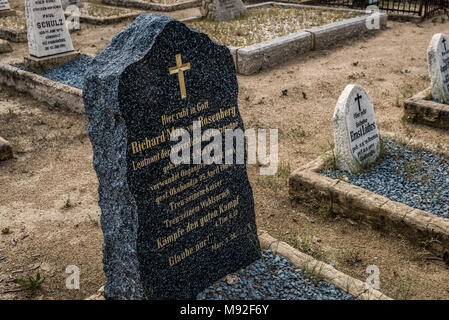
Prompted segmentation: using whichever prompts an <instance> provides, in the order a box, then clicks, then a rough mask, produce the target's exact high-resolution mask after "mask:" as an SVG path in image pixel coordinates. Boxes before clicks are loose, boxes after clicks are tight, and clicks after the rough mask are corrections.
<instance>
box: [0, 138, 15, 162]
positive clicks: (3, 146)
mask: <svg viewBox="0 0 449 320" xmlns="http://www.w3.org/2000/svg"><path fill="white" fill-rule="evenodd" d="M12 156H13V155H12V148H11V145H10V144H9V142H8V141H7V140H5V139H3V138H2V137H0V161H2V160H8V159H11V158H12Z"/></svg>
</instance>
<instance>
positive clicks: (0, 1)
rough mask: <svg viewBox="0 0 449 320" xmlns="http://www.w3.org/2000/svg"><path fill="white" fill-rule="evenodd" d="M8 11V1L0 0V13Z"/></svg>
mask: <svg viewBox="0 0 449 320" xmlns="http://www.w3.org/2000/svg"><path fill="white" fill-rule="evenodd" d="M9 9H11V8H10V7H9V2H8V0H0V11H3V10H9Z"/></svg>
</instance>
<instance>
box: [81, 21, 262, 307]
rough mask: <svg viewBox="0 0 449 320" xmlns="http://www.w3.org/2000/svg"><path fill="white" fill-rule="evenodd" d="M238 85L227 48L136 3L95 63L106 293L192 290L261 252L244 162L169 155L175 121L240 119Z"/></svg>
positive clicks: (89, 91) (87, 94) (188, 293)
mask: <svg viewBox="0 0 449 320" xmlns="http://www.w3.org/2000/svg"><path fill="white" fill-rule="evenodd" d="M237 97H238V84H237V78H236V74H235V67H234V63H233V59H232V56H231V54H230V52H229V49H228V48H227V47H226V46H222V45H219V44H217V43H215V42H213V41H212V40H210V39H209V38H208V36H207V35H205V34H203V33H201V32H199V31H195V30H191V29H189V28H187V27H186V26H185V25H184V24H182V23H180V22H178V21H176V20H174V19H172V18H169V17H167V16H163V15H155V14H142V15H140V16H139V17H138V18H137V19H136V21H135V22H134V23H133V24H132V25H130V26H129V27H127V28H126V29H125V30H123V31H122V32H121V33H119V34H118V35H116V36H115V37H114V38H113V39H112V41H111V43H110V44H109V46H108V47H107V48H106V49H105V50H104V51H103V52H102V53H100V54H99V55H98V56H96V57H95V59H94V60H93V62H92V63H91V65H90V66H89V68H88V70H87V73H86V80H85V86H84V89H83V98H84V104H85V108H86V114H87V116H88V119H89V126H88V131H89V136H90V139H91V142H92V147H93V157H94V158H93V161H94V167H95V170H96V172H97V177H98V181H99V189H98V190H99V204H100V207H101V212H102V214H101V226H102V229H103V233H104V244H103V262H104V271H105V273H106V276H107V282H106V284H105V296H106V297H107V298H110V299H146V298H148V299H152V298H155V299H167V298H171V299H173V298H177V299H179V298H195V297H196V295H197V294H198V293H199V292H200V291H202V290H203V289H204V288H206V287H207V286H209V285H211V284H212V283H214V282H215V281H217V280H218V279H220V278H221V277H223V276H225V275H226V274H229V273H231V272H234V271H236V270H238V269H239V268H241V267H243V266H246V265H248V264H250V263H252V262H253V261H255V260H256V259H258V258H259V257H260V246H259V242H258V238H257V230H256V225H255V214H254V200H253V194H252V189H251V186H250V184H249V182H248V176H247V173H246V165H245V164H242V165H228V166H224V165H215V164H212V165H205V164H190V165H187V164H182V165H178V166H174V165H172V164H171V161H170V156H169V153H170V150H171V147H172V146H173V145H174V144H176V143H177V142H171V141H170V134H169V132H170V131H171V130H172V129H173V128H181V127H184V128H188V126H192V121H193V120H197V119H203V121H204V123H203V127H202V130H206V129H209V128H217V129H218V128H224V127H225V126H231V128H233V127H235V128H241V129H243V122H242V119H241V117H240V114H239V111H238V106H237ZM232 110H233V111H232ZM213 119H215V120H213ZM211 121H212V122H211ZM202 145H203V147H204V145H205V143H204V142H203V144H202Z"/></svg>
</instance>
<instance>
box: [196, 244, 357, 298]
mask: <svg viewBox="0 0 449 320" xmlns="http://www.w3.org/2000/svg"><path fill="white" fill-rule="evenodd" d="M315 272H316V273H319V271H318V270H315ZM232 276H235V277H234V278H235V280H234V281H233V282H230V281H229V280H228V281H226V280H225V279H222V280H220V281H218V282H217V283H215V284H214V285H212V286H210V287H209V288H207V289H205V290H204V291H203V292H201V293H200V294H198V296H197V299H199V300H208V299H213V300H225V299H226V300H228V299H229V300H261V299H267V300H269V299H276V300H279V299H281V300H355V299H354V297H353V296H352V295H350V294H347V293H345V292H343V291H341V290H340V289H338V288H337V287H335V286H334V285H333V284H330V283H328V282H325V281H320V280H319V279H317V278H315V277H313V276H312V277H308V276H307V274H306V272H305V271H304V270H302V269H299V268H297V267H295V266H294V265H292V264H291V263H290V262H289V261H288V260H287V259H285V258H284V257H281V256H278V255H275V254H273V253H272V252H271V250H266V251H263V252H262V259H260V260H258V261H256V262H255V263H253V264H251V265H249V266H248V267H246V268H243V269H241V270H240V271H239V272H237V273H235V274H233V275H231V277H232ZM228 277H229V276H228ZM228 282H229V283H228ZM234 282H235V283H234Z"/></svg>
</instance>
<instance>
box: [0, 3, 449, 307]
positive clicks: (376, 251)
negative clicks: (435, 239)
mask: <svg viewBox="0 0 449 320" xmlns="http://www.w3.org/2000/svg"><path fill="white" fill-rule="evenodd" d="M11 2H12V4H13V6H17V5H18V3H19V1H17V0H12V1H11ZM197 13H198V12H197V9H189V10H185V11H182V12H175V13H171V14H170V15H172V16H174V17H176V18H182V17H185V16H192V15H196V14H197ZM129 23H130V22H129V21H128V22H124V23H121V24H117V25H112V26H91V25H85V24H83V25H82V28H83V29H82V31H81V32H79V33H74V34H72V37H73V42H74V45H75V47H76V48H77V49H80V50H82V51H83V52H85V53H87V54H91V55H95V54H97V53H98V52H100V51H101V50H102V49H103V48H104V47H105V46H106V45H107V44H108V43H109V41H110V40H111V38H112V36H113V35H114V34H116V33H118V32H120V30H122V29H123V28H124V27H125V26H126V25H127V24H129ZM437 32H445V33H449V22H447V21H446V22H444V23H441V20H438V21H437V22H436V23H433V22H431V21H428V22H424V23H422V24H418V25H417V24H414V23H403V22H402V23H399V22H389V24H388V28H387V29H386V30H384V31H381V32H378V33H376V34H375V35H370V36H366V37H362V38H359V39H353V40H348V41H347V42H345V43H342V44H341V45H340V46H338V47H336V48H333V49H331V50H325V51H319V52H312V53H309V54H306V55H304V56H302V57H301V58H298V59H295V60H292V61H289V62H287V63H285V64H283V65H282V66H280V67H277V68H274V69H271V70H268V71H264V72H262V73H260V74H257V75H254V76H249V77H244V76H239V77H238V81H239V86H240V95H239V106H240V112H241V114H242V117H243V120H244V122H245V125H246V127H248V128H267V129H268V128H278V129H279V159H280V161H281V162H282V170H281V171H280V173H279V174H278V175H277V176H276V177H274V178H273V177H272V178H266V177H263V176H260V175H259V171H258V168H257V167H256V166H250V167H249V170H248V171H249V178H250V182H251V184H252V186H253V190H254V197H255V203H256V215H257V224H258V227H259V228H262V229H265V230H267V231H268V232H269V233H270V234H271V235H272V236H274V237H277V238H279V239H281V240H284V241H287V242H289V243H290V244H292V245H294V246H296V247H298V248H299V249H301V250H304V251H307V252H308V253H309V254H312V255H313V256H315V257H318V258H320V259H322V260H325V261H327V262H329V263H333V264H334V265H335V267H336V268H337V269H339V270H341V271H343V272H345V273H347V274H349V275H351V276H353V277H356V278H358V279H361V280H365V279H366V277H367V274H365V269H366V267H367V266H368V265H372V264H375V265H377V266H378V267H379V269H380V273H381V274H380V281H381V282H380V286H381V291H383V292H384V293H385V294H387V295H389V296H391V297H393V298H396V299H449V268H448V266H446V265H445V264H444V263H443V262H442V261H439V260H438V259H434V258H433V257H431V256H429V255H428V254H427V253H426V252H425V251H424V249H423V248H421V247H420V246H417V245H413V244H411V243H410V242H409V241H407V240H406V239H404V238H403V237H401V235H400V234H387V233H384V232H380V231H378V230H373V229H372V228H370V227H369V226H366V225H364V224H359V223H357V222H355V221H350V220H346V219H342V218H339V217H332V216H329V215H328V214H326V213H324V212H322V211H321V210H318V209H316V208H313V207H307V206H305V205H304V204H300V203H296V202H294V201H292V200H291V199H290V198H289V196H288V187H287V177H288V174H289V172H290V171H292V170H294V169H295V168H298V167H300V166H302V165H304V164H306V163H307V162H308V161H311V160H313V159H315V158H316V157H317V156H318V155H320V154H321V153H322V152H323V151H325V150H328V149H329V143H330V142H332V141H333V128H332V115H333V111H334V107H335V104H336V102H337V99H338V97H339V95H340V93H341V92H342V90H343V89H344V88H345V86H346V85H347V84H349V83H357V84H359V85H362V86H363V87H365V88H366V89H367V90H368V92H369V93H370V95H371V97H372V100H373V102H374V105H375V112H376V116H377V122H378V126H379V127H380V130H381V131H390V132H395V133H396V134H398V135H402V136H412V137H417V138H420V139H422V140H425V141H428V142H432V143H435V144H440V145H441V146H442V147H444V148H449V133H448V131H447V130H441V129H433V128H430V127H426V126H422V125H411V124H407V123H404V122H403V121H402V120H401V119H402V115H403V111H402V102H403V101H404V99H406V98H408V97H410V96H412V95H413V94H415V93H417V92H419V91H420V90H423V89H425V88H426V87H428V86H429V76H428V70H427V60H426V49H427V46H428V43H429V41H430V39H431V37H432V35H433V34H434V33H437ZM13 48H14V52H13V53H11V54H4V55H1V56H0V62H1V63H10V62H12V61H17V60H21V59H22V57H23V56H24V55H25V54H26V53H27V45H26V44H13ZM86 125H87V119H86V117H85V116H83V115H76V114H73V113H69V112H65V111H63V110H59V109H55V108H53V107H51V106H48V105H46V104H43V103H37V102H36V101H34V100H33V99H32V98H30V97H29V96H24V95H22V94H19V93H17V92H15V91H12V90H11V89H8V88H4V87H2V88H0V136H2V137H4V138H6V139H7V140H9V141H10V142H11V143H12V145H13V147H14V153H15V158H14V159H11V160H8V161H4V162H0V228H2V229H3V228H5V227H8V228H9V229H10V232H9V233H8V234H4V235H0V299H30V298H31V299H82V298H86V297H88V296H89V295H91V294H94V293H95V292H96V291H97V290H98V288H100V287H101V286H102V285H103V284H104V281H105V276H104V273H103V271H102V263H101V257H102V254H101V244H102V232H101V228H100V227H99V216H100V209H99V206H98V203H97V201H98V194H97V186H98V183H97V179H96V175H95V172H94V170H93V167H92V149H91V145H90V141H89V138H88V136H87V132H86ZM317 238H320V240H321V241H320V242H318V241H317ZM70 265H76V266H78V267H79V269H80V273H81V274H80V275H81V283H80V290H69V289H67V288H66V286H65V282H66V278H67V276H68V274H67V273H65V271H66V268H67V267H68V266H70ZM38 272H39V273H40V274H41V275H42V276H44V277H45V280H44V282H43V284H42V288H41V289H40V290H38V291H36V292H34V293H29V292H14V291H15V289H16V285H15V284H14V283H12V282H11V280H12V279H14V278H25V277H27V276H29V275H33V276H35V275H36V274H37V273H38ZM9 291H13V292H9Z"/></svg>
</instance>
